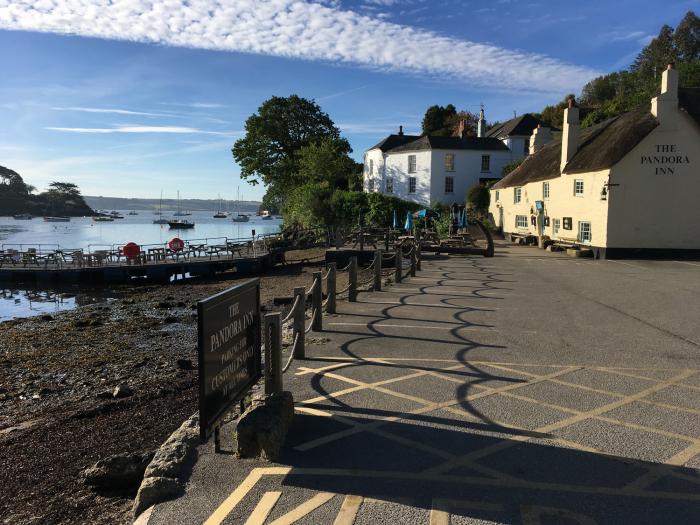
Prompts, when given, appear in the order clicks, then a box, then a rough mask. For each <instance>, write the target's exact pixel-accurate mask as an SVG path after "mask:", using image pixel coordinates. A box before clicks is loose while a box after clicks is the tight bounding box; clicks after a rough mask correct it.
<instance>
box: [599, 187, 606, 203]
mask: <svg viewBox="0 0 700 525" xmlns="http://www.w3.org/2000/svg"><path fill="white" fill-rule="evenodd" d="M600 200H602V201H606V200H608V188H607V187H605V186H603V189H602V190H601V191H600Z"/></svg>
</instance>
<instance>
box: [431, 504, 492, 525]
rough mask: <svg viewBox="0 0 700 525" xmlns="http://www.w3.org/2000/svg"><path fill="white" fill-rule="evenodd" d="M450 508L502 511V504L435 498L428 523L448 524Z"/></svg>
mask: <svg viewBox="0 0 700 525" xmlns="http://www.w3.org/2000/svg"><path fill="white" fill-rule="evenodd" d="M452 509H475V510H486V511H489V512H502V511H503V505H499V504H498V503H484V502H481V501H464V500H456V499H443V498H435V499H433V502H432V504H431V508H430V525H450V513H451V511H452Z"/></svg>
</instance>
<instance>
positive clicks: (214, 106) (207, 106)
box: [159, 102, 229, 109]
mask: <svg viewBox="0 0 700 525" xmlns="http://www.w3.org/2000/svg"><path fill="white" fill-rule="evenodd" d="M159 104H163V105H164V106H178V107H183V108H195V109H218V108H227V107H229V106H228V105H226V104H217V103H214V102H189V103H182V102H159Z"/></svg>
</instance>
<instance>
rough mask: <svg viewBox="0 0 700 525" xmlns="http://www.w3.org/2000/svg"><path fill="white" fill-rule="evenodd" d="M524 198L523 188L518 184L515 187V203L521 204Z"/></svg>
mask: <svg viewBox="0 0 700 525" xmlns="http://www.w3.org/2000/svg"><path fill="white" fill-rule="evenodd" d="M522 200H523V188H522V187H521V186H516V187H515V188H513V204H520V203H521V202H522Z"/></svg>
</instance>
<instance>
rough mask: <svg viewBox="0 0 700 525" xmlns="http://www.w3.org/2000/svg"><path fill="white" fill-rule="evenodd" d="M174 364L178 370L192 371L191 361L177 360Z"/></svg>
mask: <svg viewBox="0 0 700 525" xmlns="http://www.w3.org/2000/svg"><path fill="white" fill-rule="evenodd" d="M175 364H176V365H177V367H178V368H179V369H180V370H192V369H193V368H194V366H193V365H192V360H191V359H178V360H177V361H175Z"/></svg>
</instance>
